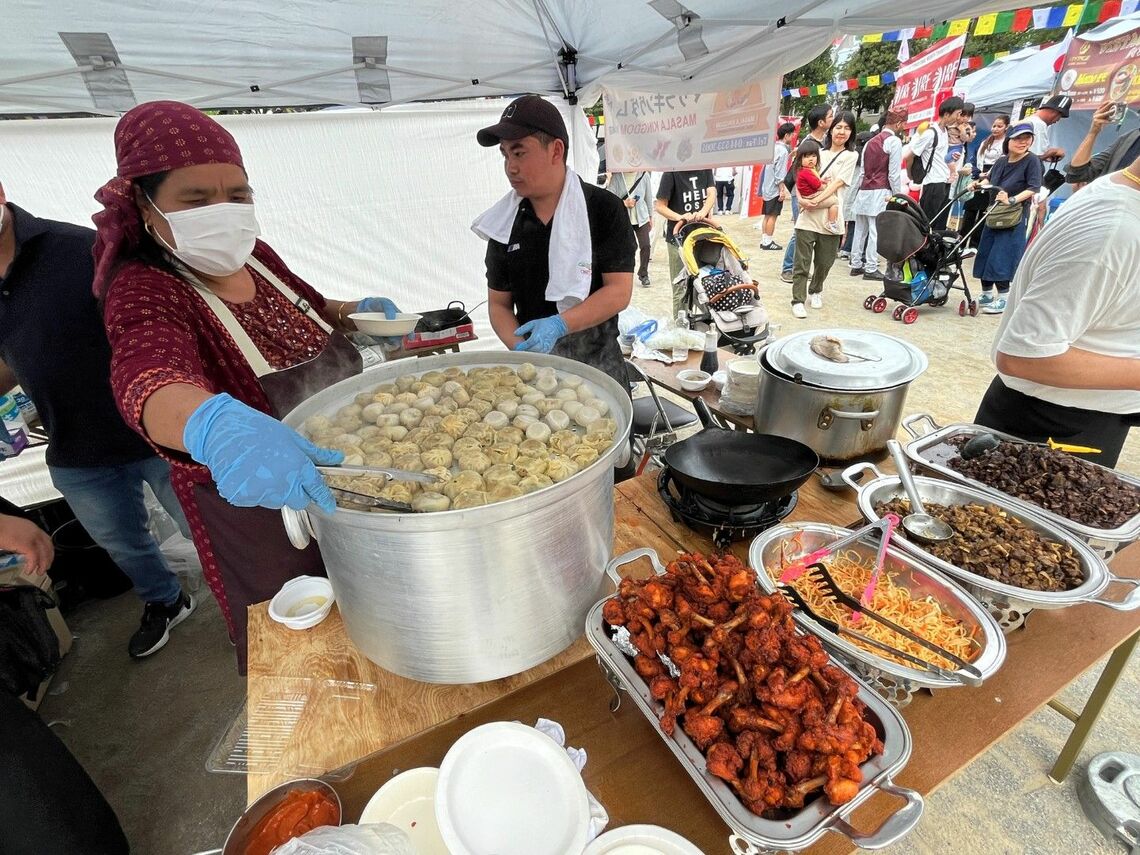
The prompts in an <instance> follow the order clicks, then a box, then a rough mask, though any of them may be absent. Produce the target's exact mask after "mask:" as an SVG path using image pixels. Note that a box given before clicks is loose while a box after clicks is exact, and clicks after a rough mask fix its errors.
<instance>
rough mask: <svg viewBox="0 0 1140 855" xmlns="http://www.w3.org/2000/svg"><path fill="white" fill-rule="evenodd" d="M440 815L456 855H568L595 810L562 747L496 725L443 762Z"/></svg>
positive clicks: (578, 847)
mask: <svg viewBox="0 0 1140 855" xmlns="http://www.w3.org/2000/svg"><path fill="white" fill-rule="evenodd" d="M435 815H436V819H438V820H439V832H440V836H442V837H443V841H444V843H446V844H447V848H448V850H449V851H450V852H451V853H452V855H485V853H488V852H493V853H495V855H567V853H574V852H581V851H582V849H583V848H585V846H586V837H587V834H588V830H589V823H590V804H589V799H588V797H587V795H586V785H585V784H584V783H583V782H582V776H581V774H579V772H578V767H577V766H575V765H574V761H573V760H571V759H570V757H569V756H568V755H567V754H566V750H565V749H564V748H563V747H562V746H560V745H559V744H558V743H557V742H555V741H554V740H553V739H551V738H550V737H549V736H547V735H545V734H543V733H540V732H539V731H537V730H535V729H534V728H533V727H527V726H526V725H523V724H519V723H518V722H507V721H497V722H492V723H490V724H485V725H482V726H481V727H477V728H475V729H474V730H471V731H468V732H467V733H466V734H464V735H463V736H461V737H460V738H459V739H457V740H456V742H455V744H454V745H452V746H451V749H450V750H449V751H448V752H447V756H445V757H444V758H443V763H441V764H440V767H439V783H438V784H437V786H436V790H435Z"/></svg>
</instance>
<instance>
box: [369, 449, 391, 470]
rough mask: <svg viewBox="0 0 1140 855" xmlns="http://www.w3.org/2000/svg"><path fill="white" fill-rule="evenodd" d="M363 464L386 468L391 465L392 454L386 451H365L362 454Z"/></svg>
mask: <svg viewBox="0 0 1140 855" xmlns="http://www.w3.org/2000/svg"><path fill="white" fill-rule="evenodd" d="M364 465H365V466H378V467H380V468H381V469H388V468H390V467H391V466H392V455H391V454H389V453H388V452H387V451H373V452H370V453H369V452H366V453H365V455H364Z"/></svg>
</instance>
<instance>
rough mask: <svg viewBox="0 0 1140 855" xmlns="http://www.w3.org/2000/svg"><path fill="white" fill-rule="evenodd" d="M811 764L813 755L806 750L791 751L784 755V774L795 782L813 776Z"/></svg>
mask: <svg viewBox="0 0 1140 855" xmlns="http://www.w3.org/2000/svg"><path fill="white" fill-rule="evenodd" d="M811 766H812V755H811V754H809V753H808V752H806V751H789V752H787V753H786V754H785V755H784V774H785V775H787V776H788V780H789V781H791V782H792V783H793V784H798V783H800V782H801V781H804V780H807V779H808V778H809V777H811V773H812V768H811Z"/></svg>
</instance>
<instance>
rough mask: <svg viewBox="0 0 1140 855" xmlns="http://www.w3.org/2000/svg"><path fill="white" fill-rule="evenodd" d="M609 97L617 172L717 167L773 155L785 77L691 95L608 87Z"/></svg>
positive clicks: (609, 143) (611, 153)
mask: <svg viewBox="0 0 1140 855" xmlns="http://www.w3.org/2000/svg"><path fill="white" fill-rule="evenodd" d="M603 99H604V101H603V103H604V107H605V114H606V167H607V168H608V169H610V170H611V171H614V172H618V171H621V170H634V169H655V170H662V171H671V170H677V169H712V168H715V167H717V166H743V165H746V164H750V163H757V162H759V163H763V162H765V161H768V160H771V158H772V151H773V148H772V144H773V142H774V141H775V138H776V133H775V131H776V124H777V117H778V114H779V109H780V79H779V78H773V79H771V80H762V81H759V82H756V83H751V84H748V85H745V86H741V87H739V88H737V89H733V90H731V91H729V92H706V93H698V94H688V95H663V94H659V93H648V92H623V91H621V90H616V89H606V90H605V91H604V93H603Z"/></svg>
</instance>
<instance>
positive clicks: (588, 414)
mask: <svg viewBox="0 0 1140 855" xmlns="http://www.w3.org/2000/svg"><path fill="white" fill-rule="evenodd" d="M601 417H602V414H601V413H599V412H598V411H597V410H595V409H594V408H593V407H591V406H589V405H588V404H587V405H586V406H584V407H582V409H580V410H578V412H577V413H575V414H574V422H575V423H576V424H579V425H581V426H582V427H584V428H587V429H589V427H590V425H591V424H593V423H594V422H596V421H597V420H598V419H600V418H601Z"/></svg>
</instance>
